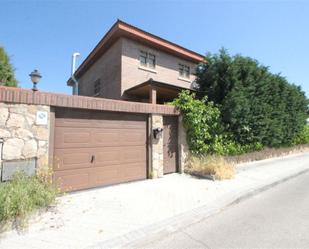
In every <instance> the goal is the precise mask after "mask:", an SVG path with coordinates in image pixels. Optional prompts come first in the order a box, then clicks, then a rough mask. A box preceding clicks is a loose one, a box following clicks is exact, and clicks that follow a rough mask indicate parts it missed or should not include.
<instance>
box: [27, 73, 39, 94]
mask: <svg viewBox="0 0 309 249" xmlns="http://www.w3.org/2000/svg"><path fill="white" fill-rule="evenodd" d="M29 76H30V78H31V81H32V83H33V87H32V91H34V92H35V91H38V89H37V87H36V85H37V84H38V83H39V81H40V79H41V78H42V76H41V74H40V73H39V71H38V70H36V69H35V70H34V71H32V72H31V74H29Z"/></svg>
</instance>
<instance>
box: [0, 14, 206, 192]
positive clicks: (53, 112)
mask: <svg viewBox="0 0 309 249" xmlns="http://www.w3.org/2000/svg"><path fill="white" fill-rule="evenodd" d="M202 60H203V56H202V55H199V54H197V53H195V52H192V51H190V50H188V49H185V48H183V47H181V46H179V45H176V44H174V43H171V42H169V41H166V40H164V39H162V38H160V37H157V36H155V35H152V34H149V33H147V32H145V31H142V30H140V29H138V28H136V27H133V26H131V25H129V24H127V23H124V22H122V21H119V20H118V21H117V22H116V23H115V24H114V25H113V27H112V28H111V29H110V30H109V31H108V33H107V34H106V35H105V36H104V37H103V39H102V40H101V41H100V42H99V44H98V45H97V46H96V47H95V48H94V50H93V51H92V52H91V53H90V54H89V55H88V57H87V58H86V60H85V61H84V62H83V63H82V64H81V65H80V67H79V68H78V69H77V71H76V72H75V74H74V80H73V79H70V80H69V81H68V85H70V86H73V87H78V91H79V95H84V96H70V95H64V94H55V93H46V92H40V91H31V90H27V89H20V88H10V87H0V114H1V115H0V116H1V118H0V130H2V133H0V182H1V181H6V180H9V179H10V177H11V176H12V173H14V172H16V171H17V170H19V169H23V170H24V171H26V172H29V174H34V173H35V172H36V170H39V171H40V170H46V166H47V165H48V166H49V168H50V169H51V170H52V171H53V181H54V182H55V184H56V185H57V186H58V187H59V188H60V189H61V190H62V191H74V190H81V189H88V188H93V187H98V186H108V185H111V184H117V183H123V182H128V181H134V180H143V179H147V178H157V177H163V176H164V175H165V174H170V173H181V172H183V171H184V164H185V161H186V158H187V155H188V153H189V152H188V146H187V143H186V133H185V130H184V127H183V126H182V122H181V116H180V113H179V111H178V110H177V109H176V108H175V107H174V106H171V105H160V103H164V102H166V101H169V100H172V99H173V98H175V97H176V96H177V94H178V93H179V91H181V90H182V89H192V87H193V86H192V85H193V83H194V80H195V77H194V70H195V67H196V65H197V64H198V63H199V62H201V61H202ZM76 81H77V82H78V85H75V84H74V83H73V82H76ZM94 96H95V97H99V98H94ZM149 102H150V103H149ZM156 103H157V104H156ZM2 120H3V122H1V121H2Z"/></svg>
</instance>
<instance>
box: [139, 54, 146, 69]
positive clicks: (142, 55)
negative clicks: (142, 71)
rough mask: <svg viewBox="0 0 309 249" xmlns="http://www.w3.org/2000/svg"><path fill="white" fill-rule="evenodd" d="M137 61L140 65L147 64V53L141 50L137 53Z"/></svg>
mask: <svg viewBox="0 0 309 249" xmlns="http://www.w3.org/2000/svg"><path fill="white" fill-rule="evenodd" d="M139 62H140V63H141V65H142V66H147V53H146V52H144V51H141V53H140V55H139Z"/></svg>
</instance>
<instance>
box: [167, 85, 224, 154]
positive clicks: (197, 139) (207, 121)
mask: <svg viewBox="0 0 309 249" xmlns="http://www.w3.org/2000/svg"><path fill="white" fill-rule="evenodd" d="M172 104H173V105H175V106H176V107H177V108H178V109H179V110H180V111H181V112H182V114H183V125H184V128H185V129H186V132H187V141H188V145H189V147H190V150H191V152H192V153H193V154H204V153H209V152H215V151H216V147H218V146H219V145H217V144H218V142H219V141H220V137H219V136H218V134H220V130H221V127H220V111H219V109H218V108H217V107H215V106H214V104H213V103H212V102H207V98H203V99H202V100H198V99H195V94H194V93H192V94H190V92H189V91H182V92H181V93H180V94H179V96H178V98H176V99H175V100H174V101H173V102H172Z"/></svg>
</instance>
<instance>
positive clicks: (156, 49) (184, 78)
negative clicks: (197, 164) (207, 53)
mask: <svg viewBox="0 0 309 249" xmlns="http://www.w3.org/2000/svg"><path fill="white" fill-rule="evenodd" d="M203 59H204V56H202V55H200V54H198V53H196V52H193V51H191V50H189V49H186V48H184V47H181V46H179V45H177V44H174V43H172V42H169V41H167V40H165V39H162V38H160V37H158V36H155V35H153V34H150V33H148V32H146V31H143V30H141V29H139V28H137V27H134V26H132V25H130V24H128V23H125V22H123V21H120V20H118V21H117V22H116V23H115V24H114V25H113V26H112V27H111V29H110V30H109V31H108V32H107V33H106V34H105V36H104V37H103V38H102V40H101V41H100V42H99V43H98V44H97V45H96V47H95V48H94V49H93V50H92V52H91V53H90V54H89V55H88V57H87V58H86V59H85V60H84V62H83V63H82V64H81V65H80V67H79V68H78V69H77V70H76V72H75V74H74V76H75V79H76V80H77V81H78V94H79V95H83V96H94V97H103V98H109V99H118V100H128V101H137V102H150V103H154V104H155V103H164V102H166V101H171V100H173V99H174V98H175V97H177V94H178V93H179V92H180V91H181V90H183V89H193V84H194V81H195V76H194V72H195V68H196V66H197V64H198V63H200V62H202V61H203ZM67 84H68V85H69V86H72V87H77V86H76V85H75V84H74V81H73V80H72V78H70V79H69V80H68V82H67Z"/></svg>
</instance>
